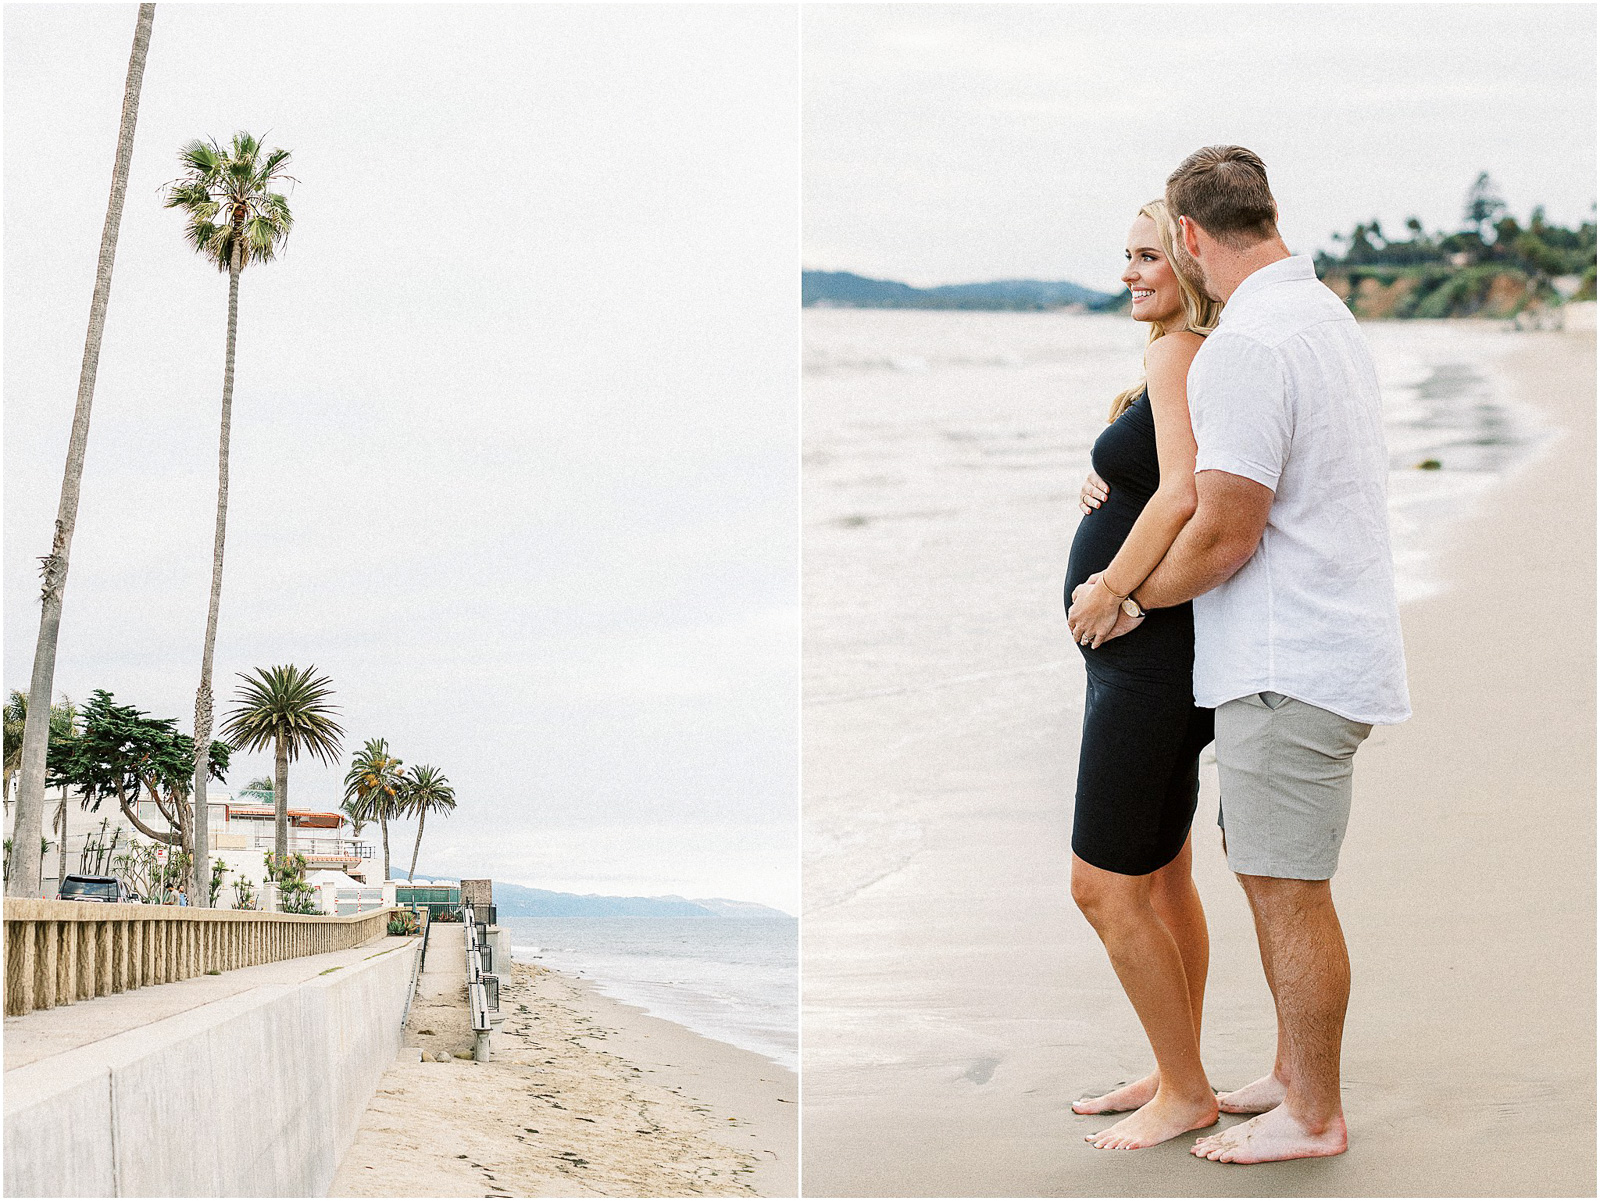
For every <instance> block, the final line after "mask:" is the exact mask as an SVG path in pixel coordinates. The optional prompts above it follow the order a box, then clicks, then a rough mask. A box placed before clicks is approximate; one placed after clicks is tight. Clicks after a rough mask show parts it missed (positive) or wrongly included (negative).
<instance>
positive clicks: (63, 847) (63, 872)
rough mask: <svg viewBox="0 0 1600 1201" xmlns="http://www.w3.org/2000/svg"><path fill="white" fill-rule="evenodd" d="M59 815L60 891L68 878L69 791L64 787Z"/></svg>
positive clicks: (58, 887) (58, 882) (58, 872)
mask: <svg viewBox="0 0 1600 1201" xmlns="http://www.w3.org/2000/svg"><path fill="white" fill-rule="evenodd" d="M58 816H59V817H60V818H61V841H60V842H59V843H57V844H56V850H57V851H58V852H59V855H58V857H57V858H58V862H59V864H60V866H59V867H57V868H56V891H57V892H60V891H61V882H62V881H63V880H65V879H66V878H67V791H66V789H64V788H63V789H62V790H61V812H60V814H59V815H58Z"/></svg>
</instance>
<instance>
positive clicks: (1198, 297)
mask: <svg viewBox="0 0 1600 1201" xmlns="http://www.w3.org/2000/svg"><path fill="white" fill-rule="evenodd" d="M1139 215H1140V216H1141V217H1149V218H1150V220H1152V221H1154V222H1155V223H1156V233H1157V235H1158V236H1159V237H1160V238H1161V249H1162V251H1163V253H1165V254H1166V256H1167V262H1169V263H1170V264H1172V273H1173V274H1174V275H1176V276H1177V277H1178V291H1179V293H1180V294H1181V295H1182V297H1183V324H1182V325H1177V326H1174V327H1173V328H1172V329H1168V328H1167V327H1166V325H1165V324H1164V323H1163V322H1160V321H1152V322H1151V323H1150V341H1149V342H1146V343H1145V347H1146V349H1148V348H1149V346H1150V342H1154V341H1155V340H1156V339H1157V338H1160V337H1163V336H1165V335H1166V334H1169V333H1177V332H1178V331H1179V330H1180V329H1187V330H1193V331H1194V332H1195V333H1197V334H1199V335H1200V336H1201V337H1204V336H1205V335H1206V334H1209V333H1210V332H1211V331H1212V330H1214V329H1216V328H1217V318H1218V317H1219V316H1221V315H1222V305H1221V303H1220V302H1219V301H1215V300H1212V299H1211V298H1210V297H1209V296H1207V295H1206V294H1205V293H1204V292H1203V291H1202V290H1201V288H1200V284H1199V283H1198V281H1196V280H1194V279H1191V278H1190V277H1189V275H1188V274H1187V272H1185V271H1184V269H1183V268H1182V267H1181V266H1179V264H1180V263H1181V262H1183V260H1182V259H1180V258H1179V257H1178V251H1177V247H1176V245H1175V244H1174V242H1173V238H1172V222H1171V221H1170V220H1169V219H1168V217H1167V202H1166V201H1164V200H1152V201H1151V202H1150V203H1149V204H1147V205H1145V206H1144V207H1143V208H1142V209H1140V210H1139ZM1148 382H1149V381H1148V379H1140V380H1139V382H1138V383H1137V384H1135V385H1134V386H1133V387H1131V388H1129V389H1128V390H1127V391H1126V392H1120V393H1118V394H1117V396H1116V398H1115V399H1114V400H1113V401H1112V402H1111V415H1110V416H1109V417H1107V418H1106V420H1107V421H1108V422H1111V421H1115V420H1116V419H1117V418H1118V417H1121V416H1122V414H1123V411H1124V410H1126V409H1127V407H1128V406H1129V405H1131V404H1132V403H1133V402H1134V401H1136V400H1138V399H1139V394H1140V393H1141V392H1143V391H1144V390H1145V387H1146V385H1147V384H1148Z"/></svg>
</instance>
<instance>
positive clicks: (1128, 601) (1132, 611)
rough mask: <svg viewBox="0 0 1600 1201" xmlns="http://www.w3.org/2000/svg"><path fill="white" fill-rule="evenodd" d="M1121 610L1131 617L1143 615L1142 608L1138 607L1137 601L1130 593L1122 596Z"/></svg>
mask: <svg viewBox="0 0 1600 1201" xmlns="http://www.w3.org/2000/svg"><path fill="white" fill-rule="evenodd" d="M1122 611H1123V612H1124V613H1126V614H1127V615H1128V616H1129V617H1133V618H1140V617H1143V616H1144V610H1143V609H1141V608H1140V607H1139V602H1138V601H1136V600H1134V599H1133V595H1132V593H1130V594H1129V595H1127V596H1125V597H1123V598H1122Z"/></svg>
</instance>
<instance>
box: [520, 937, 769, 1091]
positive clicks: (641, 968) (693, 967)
mask: <svg viewBox="0 0 1600 1201" xmlns="http://www.w3.org/2000/svg"><path fill="white" fill-rule="evenodd" d="M501 925H503V926H504V927H505V928H506V929H508V930H509V931H510V932H511V957H512V958H513V959H515V960H517V961H519V962H522V963H538V964H542V965H544V966H545V967H550V968H554V969H555V970H557V971H559V972H564V973H566V974H569V975H574V976H581V977H582V978H584V979H585V980H588V981H590V982H591V983H592V984H594V985H595V987H596V988H597V989H598V990H599V991H600V992H602V993H604V994H605V995H606V996H608V997H612V998H614V999H616V1000H618V1001H623V1002H625V1003H627V1004H629V1005H637V1006H638V1007H639V1008H641V1009H643V1010H644V1011H645V1012H646V1013H649V1014H652V1015H654V1016H655V1017H659V1018H665V1019H666V1020H667V1021H670V1022H676V1023H677V1024H678V1025H680V1026H686V1027H688V1028H689V1029H690V1030H693V1031H694V1032H695V1033H697V1034H702V1035H704V1036H706V1037H707V1038H714V1039H717V1040H718V1041H720V1042H725V1043H731V1044H732V1045H733V1046H736V1047H742V1048H743V1049H745V1050H747V1051H754V1052H756V1053H757V1054H758V1055H764V1056H766V1057H767V1058H768V1059H771V1060H773V1061H774V1062H776V1063H779V1064H781V1065H782V1066H784V1067H786V1068H788V1069H789V1070H790V1071H796V1070H798V1067H799V1051H798V1042H799V1029H800V1010H799V996H800V960H799V923H798V922H796V921H795V920H794V919H793V918H782V919H778V918H773V919H717V918H692V917H687V918H677V917H665V918H646V917H588V918H542V917H512V918H503V919H501Z"/></svg>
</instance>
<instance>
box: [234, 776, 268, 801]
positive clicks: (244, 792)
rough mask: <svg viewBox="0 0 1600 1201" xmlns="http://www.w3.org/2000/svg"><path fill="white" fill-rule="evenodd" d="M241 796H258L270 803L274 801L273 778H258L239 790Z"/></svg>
mask: <svg viewBox="0 0 1600 1201" xmlns="http://www.w3.org/2000/svg"><path fill="white" fill-rule="evenodd" d="M239 795H240V796H256V797H261V798H263V799H265V800H268V801H270V800H271V799H272V777H271V776H257V777H256V778H255V779H253V780H251V781H250V783H248V784H246V785H245V786H244V787H243V788H241V789H240V790H239Z"/></svg>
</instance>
